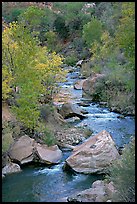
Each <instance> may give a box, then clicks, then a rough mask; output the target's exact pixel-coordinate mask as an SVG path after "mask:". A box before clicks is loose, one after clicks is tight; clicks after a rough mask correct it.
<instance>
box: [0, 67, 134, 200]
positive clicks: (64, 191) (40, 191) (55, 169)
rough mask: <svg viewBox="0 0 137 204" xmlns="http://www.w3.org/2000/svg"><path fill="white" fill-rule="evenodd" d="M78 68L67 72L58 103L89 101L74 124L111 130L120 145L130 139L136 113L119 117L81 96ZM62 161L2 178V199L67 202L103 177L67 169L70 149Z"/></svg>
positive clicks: (25, 167) (33, 166)
mask: <svg viewBox="0 0 137 204" xmlns="http://www.w3.org/2000/svg"><path fill="white" fill-rule="evenodd" d="M78 74H79V70H78V69H75V71H74V72H72V73H69V74H68V75H67V81H66V82H64V83H60V86H61V97H62V98H63V99H62V100H60V102H59V101H58V102H57V101H56V102H55V104H56V105H58V106H60V105H61V104H62V103H63V102H64V101H65V100H66V101H70V102H72V103H77V104H79V103H80V102H83V101H84V102H86V103H88V106H87V107H82V106H81V107H82V108H83V109H84V110H86V111H88V113H87V114H86V116H87V118H85V119H83V120H81V121H79V122H77V123H73V124H72V125H74V126H79V127H82V126H83V127H88V128H89V129H91V130H92V131H93V135H94V134H97V133H99V132H100V131H102V130H104V129H105V130H106V131H108V132H109V133H110V134H111V135H112V137H113V139H114V141H115V143H116V145H117V147H121V146H123V145H124V144H126V143H128V142H129V141H130V137H131V136H132V135H134V133H135V121H134V118H133V117H129V116H127V117H125V118H119V116H120V114H118V113H114V112H110V111H109V110H108V108H103V107H100V106H99V104H94V103H92V102H90V101H89V100H87V99H84V98H82V91H81V90H75V89H74V88H73V83H74V82H75V81H76V80H78ZM62 151H63V158H62V162H61V163H60V164H57V165H51V166H41V165H39V166H38V165H36V164H31V165H29V166H24V167H23V168H22V172H20V173H14V174H11V175H7V176H6V177H5V178H4V179H3V181H2V201H3V202H65V201H66V198H67V197H68V196H70V195H72V194H73V193H76V192H79V191H81V190H84V189H87V188H90V187H91V185H92V183H93V182H94V181H95V180H98V179H102V178H103V176H102V175H84V174H77V173H74V172H69V171H64V170H63V168H62V167H63V165H64V162H65V159H66V158H67V157H68V156H69V155H70V154H71V151H68V150H67V149H62Z"/></svg>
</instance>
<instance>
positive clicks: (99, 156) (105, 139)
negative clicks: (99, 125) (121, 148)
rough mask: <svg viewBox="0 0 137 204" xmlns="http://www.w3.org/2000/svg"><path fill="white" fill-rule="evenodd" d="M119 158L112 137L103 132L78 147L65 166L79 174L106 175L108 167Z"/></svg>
mask: <svg viewBox="0 0 137 204" xmlns="http://www.w3.org/2000/svg"><path fill="white" fill-rule="evenodd" d="M118 157H119V153H118V150H117V149H116V147H115V143H114V141H113V139H112V137H111V135H110V134H109V133H108V132H107V131H105V130H103V131H101V132H100V133H98V134H97V135H95V136H91V137H90V138H89V139H88V140H87V141H85V142H84V143H83V144H81V145H78V146H77V147H76V148H75V149H74V150H73V153H72V155H71V156H70V157H68V158H67V160H66V164H65V166H66V167H67V166H69V167H71V168H72V169H73V170H74V171H76V172H79V173H85V174H87V173H106V170H107V167H108V165H109V164H111V163H112V161H113V160H115V159H116V158H118Z"/></svg>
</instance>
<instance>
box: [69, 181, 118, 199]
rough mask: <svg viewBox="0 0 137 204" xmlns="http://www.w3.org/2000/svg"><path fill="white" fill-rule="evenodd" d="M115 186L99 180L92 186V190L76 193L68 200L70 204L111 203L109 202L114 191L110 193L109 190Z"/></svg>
mask: <svg viewBox="0 0 137 204" xmlns="http://www.w3.org/2000/svg"><path fill="white" fill-rule="evenodd" d="M110 185H111V188H112V186H113V184H112V183H105V182H104V181H101V180H97V181H95V182H94V183H93V184H92V188H89V189H86V190H84V191H81V192H79V193H76V194H74V195H72V196H69V197H68V198H67V201H68V202H111V201H108V200H110V199H111V198H112V193H114V191H115V190H114V186H113V190H112V191H111V192H110V193H109V191H108V189H109V188H110Z"/></svg>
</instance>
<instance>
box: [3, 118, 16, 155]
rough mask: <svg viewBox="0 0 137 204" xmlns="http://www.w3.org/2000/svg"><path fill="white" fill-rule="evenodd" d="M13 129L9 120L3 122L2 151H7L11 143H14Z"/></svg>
mask: <svg viewBox="0 0 137 204" xmlns="http://www.w3.org/2000/svg"><path fill="white" fill-rule="evenodd" d="M12 133H13V131H12V129H11V128H10V126H9V124H8V123H7V122H5V121H4V122H3V123H2V153H4V152H7V151H8V149H9V148H10V145H11V144H12V143H13V141H14V140H13V138H12Z"/></svg>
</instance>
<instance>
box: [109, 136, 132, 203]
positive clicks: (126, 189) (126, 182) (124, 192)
mask: <svg viewBox="0 0 137 204" xmlns="http://www.w3.org/2000/svg"><path fill="white" fill-rule="evenodd" d="M109 172H110V173H109V177H108V176H107V178H109V179H110V180H111V181H113V183H114V186H115V188H116V192H115V194H114V195H113V198H112V201H113V202H135V139H134V138H133V139H132V141H131V142H130V144H129V145H127V146H126V147H125V148H124V150H123V154H122V156H121V158H120V159H118V160H116V161H115V162H114V163H113V164H112V166H111V167H110V168H109Z"/></svg>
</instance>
